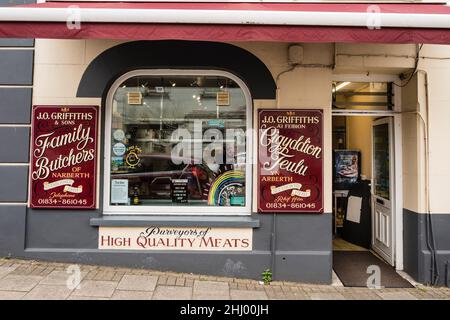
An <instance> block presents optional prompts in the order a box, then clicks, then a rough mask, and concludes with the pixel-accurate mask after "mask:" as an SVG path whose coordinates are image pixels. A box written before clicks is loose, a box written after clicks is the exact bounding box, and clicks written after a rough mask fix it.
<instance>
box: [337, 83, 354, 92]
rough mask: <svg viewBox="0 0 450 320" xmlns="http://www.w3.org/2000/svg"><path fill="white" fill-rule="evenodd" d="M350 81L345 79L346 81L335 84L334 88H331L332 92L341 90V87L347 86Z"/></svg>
mask: <svg viewBox="0 0 450 320" xmlns="http://www.w3.org/2000/svg"><path fill="white" fill-rule="evenodd" d="M350 83H351V82H347V81H346V82H341V83H339V84H338V85H337V86H336V88H335V89H333V92H336V91H339V90H341V89H342V88H344V87H346V86H348V85H349V84H350Z"/></svg>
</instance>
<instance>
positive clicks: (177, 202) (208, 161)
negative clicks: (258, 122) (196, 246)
mask: <svg viewBox="0 0 450 320" xmlns="http://www.w3.org/2000/svg"><path fill="white" fill-rule="evenodd" d="M250 110H251V98H250V94H249V92H248V89H247V88H246V87H245V85H244V84H243V83H242V81H241V80H240V79H238V78H236V77H235V76H233V75H231V74H228V73H225V72H219V71H218V72H206V71H198V72H191V71H182V70H180V71H174V70H171V71H168V70H151V71H149V70H146V71H144V70H140V71H135V72H130V73H128V74H126V75H124V76H122V77H121V78H119V79H118V80H117V81H116V82H115V83H114V84H113V86H112V88H111V90H110V92H109V94H108V97H107V110H106V140H105V141H106V147H105V157H106V163H105V169H106V170H105V171H106V172H105V191H106V192H105V196H106V197H105V203H104V204H105V213H106V214H108V213H109V214H114V213H118V214H171V213H173V214H181V213H188V214H250V212H251V165H250V163H251V161H250V160H249V158H248V157H249V156H250V155H249V152H250V150H251V135H250V134H248V132H249V130H248V129H249V127H250V125H251V111H250ZM106 186H108V187H107V188H106Z"/></svg>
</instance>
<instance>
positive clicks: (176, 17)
mask: <svg viewBox="0 0 450 320" xmlns="http://www.w3.org/2000/svg"><path fill="white" fill-rule="evenodd" d="M368 8H369V7H368ZM74 18H76V19H77V21H79V22H81V23H83V22H103V23H108V22H109V23H185V24H244V25H248V24H257V25H292V26H295V25H305V26H355V27H367V26H370V25H371V23H373V19H374V18H375V19H377V22H379V24H377V26H379V27H403V28H450V14H424V13H415V14H409V13H374V12H314V11H308V12H306V11H261V10H191V9H189V10H175V9H113V8H79V7H77V6H69V7H67V8H24V7H5V8H0V21H15V22H70V21H73V20H74ZM78 18H79V19H78Z"/></svg>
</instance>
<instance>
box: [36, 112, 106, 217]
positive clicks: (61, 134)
mask: <svg viewBox="0 0 450 320" xmlns="http://www.w3.org/2000/svg"><path fill="white" fill-rule="evenodd" d="M97 117H98V107H97V106H33V115H32V136H31V166H30V206H31V207H32V208H64V209H95V206H96V178H97V177H96V175H97V131H98V128H97V126H98V124H97Z"/></svg>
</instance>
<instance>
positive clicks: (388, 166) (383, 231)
mask: <svg viewBox="0 0 450 320" xmlns="http://www.w3.org/2000/svg"><path fill="white" fill-rule="evenodd" d="M392 120H393V119H392V117H387V118H382V119H379V120H375V121H374V122H373V124H372V249H373V250H374V251H375V252H376V253H378V254H379V255H380V256H381V257H382V258H383V259H385V260H386V261H387V262H388V263H389V264H391V265H394V262H395V261H394V257H395V254H394V248H395V243H394V242H395V237H394V219H393V217H394V213H393V211H394V208H395V199H394V195H395V193H394V192H393V191H394V177H395V174H394V152H393V150H394V148H393V141H394V139H393V131H392V130H393V127H392Z"/></svg>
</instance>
